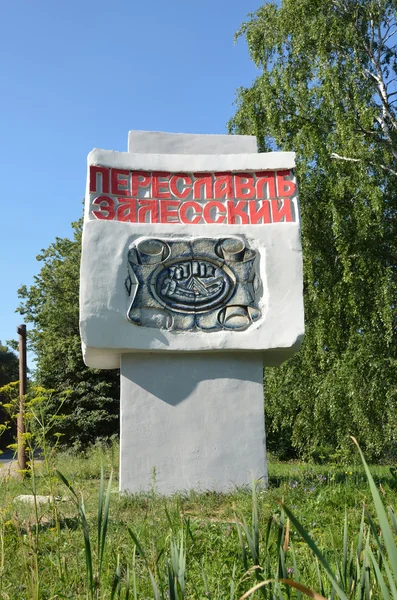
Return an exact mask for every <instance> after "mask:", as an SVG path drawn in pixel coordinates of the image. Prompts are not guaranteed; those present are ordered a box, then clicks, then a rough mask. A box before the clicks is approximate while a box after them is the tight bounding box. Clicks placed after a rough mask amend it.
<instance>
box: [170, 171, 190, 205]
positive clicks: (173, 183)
mask: <svg viewBox="0 0 397 600" xmlns="http://www.w3.org/2000/svg"><path fill="white" fill-rule="evenodd" d="M178 181H183V185H184V186H185V189H183V190H180V189H179V187H178ZM189 186H190V187H189ZM191 189H192V178H191V177H189V175H183V174H182V173H177V174H176V175H173V176H172V177H171V179H170V190H171V193H172V194H173V195H174V196H175V197H176V198H181V200H183V199H184V198H187V197H188V195H189V194H190V191H191Z"/></svg>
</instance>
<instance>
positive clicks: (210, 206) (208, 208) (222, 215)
mask: <svg viewBox="0 0 397 600" xmlns="http://www.w3.org/2000/svg"><path fill="white" fill-rule="evenodd" d="M211 212H212V214H211ZM214 213H215V215H214ZM225 220H226V207H225V205H224V204H222V202H217V201H216V200H213V201H212V202H207V204H205V205H204V221H205V222H206V223H224V222H225Z"/></svg>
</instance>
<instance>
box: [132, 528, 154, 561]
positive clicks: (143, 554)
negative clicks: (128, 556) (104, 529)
mask: <svg viewBox="0 0 397 600" xmlns="http://www.w3.org/2000/svg"><path fill="white" fill-rule="evenodd" d="M128 533H129V534H130V537H131V538H132V541H133V542H134V544H135V546H136V549H137V550H138V552H139V554H140V555H141V557H142V558H143V560H144V561H145V565H146V567H147V568H149V562H148V559H147V558H146V554H145V552H144V551H143V548H142V546H141V544H140V543H139V540H138V538H137V537H136V535H135V533H134V532H133V531H132V529H130V528H129V527H128Z"/></svg>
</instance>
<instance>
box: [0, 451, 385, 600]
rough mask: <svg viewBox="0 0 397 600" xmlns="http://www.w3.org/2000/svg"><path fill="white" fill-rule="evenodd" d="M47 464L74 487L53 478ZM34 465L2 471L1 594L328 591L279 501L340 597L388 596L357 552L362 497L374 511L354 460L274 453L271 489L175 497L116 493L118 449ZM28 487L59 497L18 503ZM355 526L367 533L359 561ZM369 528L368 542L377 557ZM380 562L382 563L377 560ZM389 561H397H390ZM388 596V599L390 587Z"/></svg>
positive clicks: (192, 595)
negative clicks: (313, 460)
mask: <svg viewBox="0 0 397 600" xmlns="http://www.w3.org/2000/svg"><path fill="white" fill-rule="evenodd" d="M101 466H103V469H104V473H105V480H104V481H103V482H102V484H101V483H100V473H101ZM54 467H56V469H57V470H58V471H60V472H61V473H62V475H63V477H64V478H65V479H66V480H67V482H68V484H69V486H71V487H72V488H73V489H70V487H69V488H68V487H67V485H66V484H65V483H64V482H62V480H61V479H60V478H59V477H57V475H56V473H55V471H54ZM112 471H113V481H111V482H110V485H109V476H110V474H111V472H112ZM35 472H36V476H35V478H34V480H32V478H26V479H25V480H24V481H23V482H19V481H16V480H15V479H12V478H8V479H5V480H3V481H2V483H1V485H0V599H2V598H4V599H6V598H9V599H14V598H15V599H16V598H21V599H22V598H26V599H29V600H30V599H31V598H32V599H33V598H35V599H39V598H40V599H41V598H43V599H47V598H48V599H55V598H73V599H80V598H81V599H83V598H84V599H85V598H89V599H91V598H112V597H114V598H119V597H120V598H128V597H129V598H131V599H133V598H137V599H139V600H144V599H146V598H170V599H171V600H172V599H173V598H178V599H179V598H187V599H197V600H198V599H200V600H201V599H204V598H212V599H216V600H220V599H228V600H230V599H238V598H240V597H241V596H243V594H244V593H245V592H247V591H248V590H249V589H250V588H251V587H252V586H254V585H255V584H261V582H263V580H265V579H267V578H276V579H284V578H288V579H290V580H295V581H296V580H297V579H298V580H299V582H300V584H303V585H305V586H307V587H309V588H312V589H314V590H316V591H317V592H319V593H323V594H324V595H325V596H326V597H328V598H329V597H331V595H332V582H331V581H330V579H329V577H328V576H327V575H326V569H325V568H324V567H323V566H322V565H321V560H318V561H316V558H315V554H314V553H313V550H312V549H310V547H309V544H308V542H307V541H305V540H304V539H303V536H302V533H298V531H297V527H294V526H293V525H292V523H291V522H290V521H289V519H288V518H287V515H286V514H285V511H284V509H283V508H282V506H281V505H280V501H282V503H284V504H285V505H286V507H288V509H290V510H292V512H293V515H294V516H295V517H296V518H297V519H298V520H299V522H300V524H301V525H302V526H303V527H304V529H305V531H306V532H307V534H308V535H309V536H310V538H311V539H312V540H314V542H315V544H316V545H317V546H318V548H319V549H320V550H321V552H322V553H323V554H324V555H326V560H327V561H328V563H329V565H330V569H331V571H332V572H333V573H336V578H337V579H338V581H340V582H342V583H343V585H342V583H341V585H342V587H343V586H344V589H345V591H346V589H347V588H348V589H349V593H347V597H351V598H353V597H354V598H362V600H370V598H377V597H385V592H384V589H383V588H382V585H381V583H379V584H378V582H377V573H376V568H375V566H374V565H373V563H371V554H370V551H369V550H368V552H367V554H365V544H366V538H367V535H368V533H369V531H370V522H369V520H368V518H367V517H366V519H365V521H364V525H362V526H361V520H362V512H363V503H365V506H366V509H367V511H368V513H369V515H372V517H373V518H375V519H376V514H377V513H376V507H375V505H374V502H373V498H372V495H371V490H370V486H369V484H368V480H367V477H366V474H365V471H364V468H363V467H361V466H357V465H355V466H352V467H345V466H344V467H338V466H327V465H321V466H319V465H307V464H302V463H298V462H294V463H289V464H288V463H280V462H277V461H274V460H271V461H270V462H269V488H268V489H267V490H263V489H261V488H260V487H258V489H257V491H256V496H255V495H253V494H252V491H251V490H250V489H246V490H235V491H234V492H232V493H230V494H228V495H222V494H215V493H212V492H207V493H201V494H198V493H186V494H179V495H176V496H174V497H172V498H163V497H161V496H159V495H158V494H157V493H156V490H155V485H154V486H153V489H152V490H151V491H150V493H148V494H140V495H134V496H127V495H119V494H118V491H117V490H118V481H117V476H118V448H117V446H113V447H112V448H110V449H107V450H104V449H103V448H102V447H100V446H97V447H94V448H92V449H91V451H90V452H89V453H87V454H80V455H73V454H71V453H69V454H62V453H60V454H59V455H58V456H57V457H56V458H55V460H54V461H50V462H49V463H48V464H47V465H41V466H40V465H39V466H38V467H37V469H36V470H35ZM371 472H372V474H373V476H374V478H375V482H376V486H377V488H378V489H379V490H380V493H381V497H382V499H383V502H384V504H385V505H391V506H397V480H396V479H395V478H394V477H393V475H392V474H391V472H390V470H389V468H388V467H386V466H384V467H379V466H376V467H373V468H372V467H371ZM0 473H1V471H0ZM32 489H34V490H35V491H36V493H37V494H51V495H53V496H60V497H62V498H63V499H62V501H56V502H54V503H52V504H47V505H37V506H36V507H35V506H27V505H23V504H20V503H18V504H17V503H15V502H14V498H15V497H16V496H18V495H19V494H29V493H32ZM107 491H108V496H107ZM101 498H102V500H101ZM106 498H108V500H109V503H110V504H109V513H108V514H107V505H106ZM295 517H294V518H295ZM345 523H346V526H345ZM345 527H346V531H345ZM360 527H361V532H362V538H363V541H362V548H361V551H360V553H359V554H360V556H359V557H358V559H357V558H356V557H355V553H356V554H357V552H356V550H357V546H358V545H359V537H360ZM376 528H377V525H374V529H375V531H374V532H373V533H372V534H371V537H370V540H369V542H368V547H369V548H370V550H371V552H373V554H374V556H375V555H376V556H378V558H379V552H380V550H379V547H377V544H376V536H375V534H376V532H377V531H378V529H376ZM382 540H383V537H382V538H381V542H380V543H382ZM352 552H353V554H354V557H353V560H352V561H351V560H350V559H351V556H352ZM364 555H365V556H364ZM363 560H366V561H367V562H368V565H367V566H368V569H367V571H368V586H367V587H365V585H364V584H365V577H366V576H367V575H366V573H367V571H366V567H365V565H364V569H361V567H360V570H359V574H360V577H361V575H362V574H363V573H364V575H363V581H364V584H363V587H362V588H360V589H359V590H358V588H357V590H356V589H354V590H353V592H352V591H351V589H350V588H351V584H350V583H349V581H351V577H353V575H352V569H353V570H354V569H356V567H357V565H360V564H361V563H360V561H363ZM379 560H380V562H381V568H382V569H383V568H384V567H383V566H382V564H383V565H384V562H385V557H383V558H382V559H379ZM87 561H88V562H87ZM185 561H186V565H185ZM365 564H367V563H365ZM258 565H259V567H260V568H258ZM391 565H392V567H393V566H397V565H394V563H393V560H392V559H391ZM392 567H391V568H392ZM338 569H339V571H338ZM344 569H345V571H346V572H347V571H349V573H348V574H346V573H344V572H343V571H344ZM344 575H346V577H345V579H344ZM364 576H365V577H364ZM349 577H350V579H349ZM354 578H355V579H354ZM348 579H349V581H348ZM353 579H354V581H356V580H357V573H356V574H355V575H354V577H353ZM385 585H387V586H389V582H387V581H386V584H385ZM349 586H350V587H349ZM389 587H390V586H389ZM382 589H383V591H382ZM366 594H368V597H366ZM251 597H253V598H260V597H267V598H269V600H271V599H272V598H278V599H279V600H281V599H282V598H286V599H288V598H297V600H300V599H301V598H303V597H302V596H301V595H300V591H299V590H296V589H293V588H290V587H288V586H286V585H284V584H282V583H279V582H278V581H277V582H276V583H271V584H266V585H264V586H262V587H261V588H259V589H258V590H257V591H256V592H255V593H254V595H251ZM391 598H393V600H395V598H394V595H393V593H391ZM386 600H389V599H388V598H386Z"/></svg>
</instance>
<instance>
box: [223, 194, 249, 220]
mask: <svg viewBox="0 0 397 600" xmlns="http://www.w3.org/2000/svg"><path fill="white" fill-rule="evenodd" d="M246 204H247V202H245V200H240V201H239V202H236V204H235V203H234V201H233V200H228V201H227V222H228V224H229V225H234V224H235V223H236V217H240V223H241V224H243V225H247V224H248V215H247V213H246V212H244V210H243V209H244V208H245V206H246Z"/></svg>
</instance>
